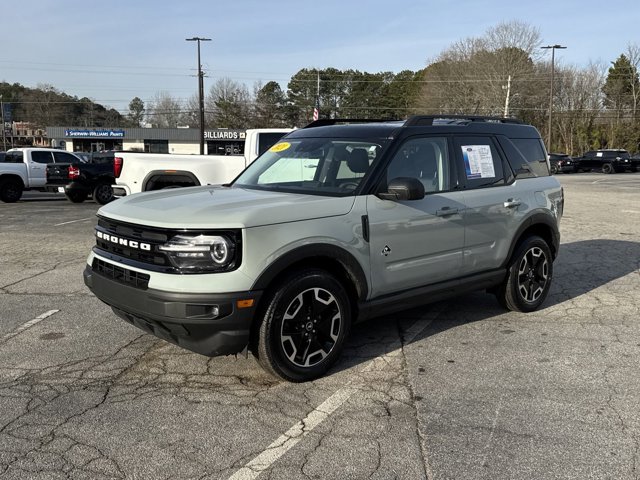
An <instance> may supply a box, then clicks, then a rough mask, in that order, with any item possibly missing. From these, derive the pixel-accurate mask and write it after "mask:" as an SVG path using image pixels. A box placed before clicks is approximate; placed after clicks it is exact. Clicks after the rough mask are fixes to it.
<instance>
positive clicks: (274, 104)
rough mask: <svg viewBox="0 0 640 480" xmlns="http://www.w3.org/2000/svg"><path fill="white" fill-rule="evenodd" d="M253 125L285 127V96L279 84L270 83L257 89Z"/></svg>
mask: <svg viewBox="0 0 640 480" xmlns="http://www.w3.org/2000/svg"><path fill="white" fill-rule="evenodd" d="M255 90H256V93H255V105H254V114H253V123H254V126H256V127H261V128H269V127H283V126H285V125H286V120H285V111H284V109H285V105H286V101H285V95H284V92H283V91H282V88H281V87H280V85H279V84H278V82H274V81H271V82H268V83H266V84H265V85H264V86H262V87H260V86H259V85H256V87H255Z"/></svg>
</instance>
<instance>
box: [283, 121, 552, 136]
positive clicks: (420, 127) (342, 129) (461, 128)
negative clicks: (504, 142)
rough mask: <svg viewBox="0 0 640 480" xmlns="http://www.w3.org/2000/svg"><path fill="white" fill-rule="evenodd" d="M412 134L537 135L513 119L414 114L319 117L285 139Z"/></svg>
mask: <svg viewBox="0 0 640 480" xmlns="http://www.w3.org/2000/svg"><path fill="white" fill-rule="evenodd" d="M405 130H411V131H412V132H415V133H439V134H443V133H457V134H460V133H469V134H473V133H481V134H482V133H486V134H502V135H506V136H507V137H512V138H540V134H539V133H538V131H537V130H536V129H535V127H533V126H531V125H527V124H523V123H522V122H520V121H519V120H517V119H513V118H498V117H478V116H473V115H415V116H413V117H410V118H408V119H407V120H361V119H321V120H317V121H315V122H312V123H310V124H309V125H307V126H306V127H304V128H301V129H298V130H294V131H293V132H291V133H290V134H289V135H287V138H291V139H295V138H308V137H315V138H322V137H333V138H336V137H338V138H340V137H344V138H358V137H363V138H390V137H396V136H397V135H398V134H399V133H400V132H401V131H405Z"/></svg>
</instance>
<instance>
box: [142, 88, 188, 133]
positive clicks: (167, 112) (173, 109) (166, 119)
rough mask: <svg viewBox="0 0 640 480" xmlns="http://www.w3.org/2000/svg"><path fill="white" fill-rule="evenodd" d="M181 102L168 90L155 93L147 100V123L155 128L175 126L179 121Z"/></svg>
mask: <svg viewBox="0 0 640 480" xmlns="http://www.w3.org/2000/svg"><path fill="white" fill-rule="evenodd" d="M181 115H182V104H181V102H180V100H179V99H177V98H175V97H173V96H172V95H171V94H170V93H169V92H166V91H161V92H158V93H156V95H155V96H154V97H153V99H152V100H151V101H150V102H149V108H148V109H147V118H148V119H149V123H151V125H153V126H154V127H156V128H176V127H177V126H178V124H179V123H180V118H181Z"/></svg>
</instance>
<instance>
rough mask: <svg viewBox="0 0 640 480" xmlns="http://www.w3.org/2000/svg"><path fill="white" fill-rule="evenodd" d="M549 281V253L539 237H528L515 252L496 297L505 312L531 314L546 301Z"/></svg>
mask: <svg viewBox="0 0 640 480" xmlns="http://www.w3.org/2000/svg"><path fill="white" fill-rule="evenodd" d="M552 278H553V258H552V256H551V249H550V248H549V245H547V242H545V241H544V240H543V239H542V238H541V237H538V236H531V237H528V238H526V239H525V240H524V241H523V242H522V243H521V244H520V245H519V246H518V248H516V250H515V252H514V254H513V256H512V257H511V261H510V263H509V268H508V271H507V277H506V278H505V280H504V282H503V283H502V285H501V286H500V288H498V290H497V292H496V296H497V298H498V301H499V302H500V304H501V305H502V306H503V307H505V308H507V309H509V310H514V311H517V312H532V311H534V310H536V309H538V307H540V305H542V302H544V300H545V298H547V294H548V293H549V289H550V288H551V280H552Z"/></svg>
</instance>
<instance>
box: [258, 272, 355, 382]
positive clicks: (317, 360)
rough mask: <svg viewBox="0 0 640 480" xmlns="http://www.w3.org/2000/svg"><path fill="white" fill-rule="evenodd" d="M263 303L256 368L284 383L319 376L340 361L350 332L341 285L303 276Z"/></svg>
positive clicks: (323, 274)
mask: <svg viewBox="0 0 640 480" xmlns="http://www.w3.org/2000/svg"><path fill="white" fill-rule="evenodd" d="M265 300H266V303H265V309H264V310H263V312H264V314H263V316H262V318H261V324H260V326H259V332H258V344H257V349H256V350H257V351H255V350H254V354H256V356H257V357H258V361H259V362H260V364H261V365H262V367H263V368H264V369H265V370H266V371H268V372H269V373H271V374H272V375H274V376H276V377H279V378H281V379H283V380H287V381H290V382H305V381H308V380H313V379H314V378H318V377H320V376H322V375H323V374H324V373H325V372H326V371H327V370H328V369H329V368H330V367H331V365H332V364H333V363H334V362H335V361H336V359H337V358H338V356H339V355H340V352H341V350H342V347H343V345H344V342H345V339H346V337H347V334H348V332H349V329H350V326H351V305H350V303H349V299H348V297H347V293H346V291H345V289H344V287H343V286H342V284H341V283H340V282H339V281H338V280H337V279H336V278H335V277H333V276H332V275H330V274H329V273H327V272H325V271H323V270H319V269H308V270H303V271H299V272H296V273H294V274H292V275H290V276H289V277H287V278H286V279H285V280H283V281H282V282H281V283H280V284H279V285H278V286H277V287H276V289H275V290H274V291H273V292H271V294H270V295H269V296H268V297H267V298H266V299H265Z"/></svg>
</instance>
